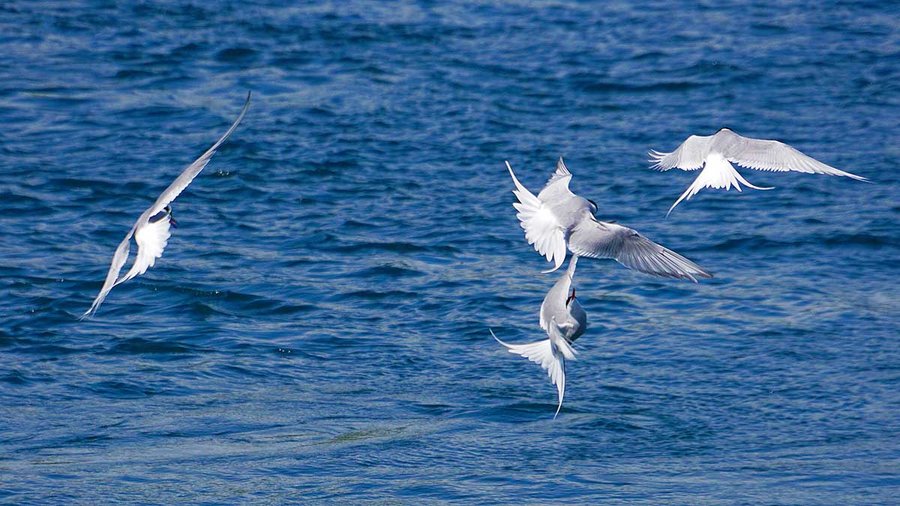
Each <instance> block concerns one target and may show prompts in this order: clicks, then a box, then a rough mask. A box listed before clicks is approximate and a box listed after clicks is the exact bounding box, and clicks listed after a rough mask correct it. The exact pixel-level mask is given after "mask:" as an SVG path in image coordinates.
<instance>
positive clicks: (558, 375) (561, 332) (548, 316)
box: [488, 256, 587, 418]
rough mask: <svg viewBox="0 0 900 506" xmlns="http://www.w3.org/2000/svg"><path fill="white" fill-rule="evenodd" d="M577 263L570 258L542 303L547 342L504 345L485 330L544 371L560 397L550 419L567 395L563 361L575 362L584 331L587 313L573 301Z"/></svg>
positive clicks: (543, 324) (507, 347) (575, 259)
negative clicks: (573, 283) (576, 346)
mask: <svg viewBox="0 0 900 506" xmlns="http://www.w3.org/2000/svg"><path fill="white" fill-rule="evenodd" d="M577 261H578V257H577V256H572V258H571V259H569V268H568V269H566V272H565V273H563V275H562V276H560V278H559V280H557V281H556V284H554V285H553V288H551V289H550V291H549V292H547V295H546V296H545V297H544V302H543V303H541V318H540V323H541V328H542V329H544V332H546V333H547V337H548V338H547V339H545V340H543V341H537V342H534V343H529V344H507V343H505V342H503V341H501V340H500V339H498V338H497V336H496V335H495V334H494V331H493V330H491V329H488V330H490V332H491V335H492V336H494V339H496V340H497V342H498V343H500V344H502V345H503V346H505V347H506V349H507V350H509V352H510V353H513V354H516V355H521V356H523V357H525V358H527V359H528V360H530V361H532V362H534V363H536V364H538V365H540V366H541V368H542V369H544V370H545V371H547V375H548V376H549V377H550V381H551V382H552V383H553V384H554V385H556V392H557V394H558V396H559V405H558V406H557V407H556V414H555V415H553V418H556V416H557V415H559V410H560V409H561V408H562V402H563V397H564V396H565V394H566V359H569V360H575V355H576V354H577V352H576V351H575V348H572V343H573V342H574V341H575V340H576V339H578V338H579V337H581V335H582V334H584V331H585V330H586V329H587V314H586V313H585V312H584V308H582V307H581V304H580V303H579V302H578V299H576V298H575V289H574V288H572V282H573V280H574V278H575V264H576V262H577Z"/></svg>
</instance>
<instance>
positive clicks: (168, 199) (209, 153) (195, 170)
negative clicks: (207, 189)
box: [141, 92, 250, 218]
mask: <svg viewBox="0 0 900 506" xmlns="http://www.w3.org/2000/svg"><path fill="white" fill-rule="evenodd" d="M249 108H250V92H247V100H246V101H245V102H244V107H243V108H241V113H240V114H239V115H238V117H237V119H236V120H234V123H232V124H231V127H229V128H228V130H227V131H226V132H225V133H224V134H223V135H222V137H220V138H219V140H217V141H216V142H215V144H213V145H212V146H211V147H210V148H209V149H207V150H206V152H205V153H203V154H202V155H200V158H197V159H196V160H194V162H193V163H191V164H190V165H188V166H187V167H186V168H185V169H184V170H183V171H182V172H181V175H179V176H178V177H177V178H176V179H175V181H173V182H172V184H170V185H169V187H168V188H166V189H165V190H164V191H163V192H162V194H160V196H159V198H157V199H156V202H154V203H153V205H152V206H150V208H149V209H147V210H146V211H144V214H143V215H141V216H142V217H144V218H149V217H150V216H154V215H156V213H158V212H160V211H162V210H163V209H165V207H166V206H167V205H169V204H171V203H172V201H173V200H175V198H177V197H178V195H180V194H181V192H183V191H184V189H185V188H187V186H188V185H189V184H191V181H193V180H194V178H195V177H197V174H200V171H202V170H203V169H204V167H206V165H207V164H208V163H209V160H210V159H211V158H212V157H213V155H214V154H216V150H217V149H219V146H221V145H222V143H223V142H225V140H226V139H228V137H229V136H231V134H232V132H234V131H235V129H236V128H237V126H238V124H239V123H240V122H241V120H242V119H244V115H245V114H247V109H249Z"/></svg>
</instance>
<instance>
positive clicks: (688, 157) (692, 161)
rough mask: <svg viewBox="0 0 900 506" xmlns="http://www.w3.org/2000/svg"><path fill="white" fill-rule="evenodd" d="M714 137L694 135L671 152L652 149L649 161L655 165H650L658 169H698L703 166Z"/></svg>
mask: <svg viewBox="0 0 900 506" xmlns="http://www.w3.org/2000/svg"><path fill="white" fill-rule="evenodd" d="M713 137H714V136H713V135H692V136H690V137H688V138H687V140H686V141H684V142H682V143H681V146H678V149H676V150H675V151H672V152H671V153H663V152H661V151H656V150H653V149H651V150H650V153H648V154H649V155H650V159H649V160H648V161H649V162H651V163H652V164H653V165H651V166H650V167H651V168H653V169H658V170H669V169H681V170H697V169H699V168H700V167H703V161H704V159H705V158H706V155H707V154H708V153H709V146H710V144H711V143H712V140H713Z"/></svg>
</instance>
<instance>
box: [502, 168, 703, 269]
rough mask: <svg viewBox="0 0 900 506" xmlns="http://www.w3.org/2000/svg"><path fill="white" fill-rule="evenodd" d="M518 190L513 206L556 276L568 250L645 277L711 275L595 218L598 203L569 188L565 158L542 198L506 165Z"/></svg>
mask: <svg viewBox="0 0 900 506" xmlns="http://www.w3.org/2000/svg"><path fill="white" fill-rule="evenodd" d="M506 168H507V169H509V175H510V176H512V180H513V183H514V184H515V186H516V189H515V190H513V194H515V196H516V198H517V199H518V202H516V203H514V204H513V207H515V208H516V210H517V211H518V213H517V214H516V217H517V218H518V219H519V222H520V225H521V226H522V228H523V229H524V230H525V239H526V240H527V241H528V244H531V245H533V246H534V249H535V250H536V251H537V252H538V253H540V254H541V255H543V256H544V257H546V258H547V261H550V262H553V263H554V264H555V266H554V267H553V269H550V270H549V271H546V272H553V271H555V270H556V269H559V267H560V266H561V265H562V264H563V262H564V261H565V258H566V250H567V249H568V250H569V251H571V252H572V253H573V254H575V255H578V256H582V257H589V258H611V259H614V260H616V261H617V262H619V263H620V264H622V265H624V266H625V267H628V268H629V269H634V270H636V271H640V272H643V273H646V274H651V275H654V276H660V277H669V278H680V279H689V280H691V281H693V282H695V283H696V282H697V278H711V277H712V276H711V275H710V274H709V273H707V272H706V271H704V270H703V269H701V268H700V266H699V265H697V264H695V263H694V262H691V261H690V260H688V259H687V258H685V257H683V256H681V255H679V254H678V253H675V252H674V251H672V250H670V249H668V248H664V247H663V246H660V245H659V244H656V243H655V242H653V241H651V240H650V239H647V238H646V237H644V236H643V235H641V234H639V233H638V232H637V231H635V230H633V229H630V228H628V227H623V226H622V225H618V224H616V223H611V222H604V221H599V220H597V218H595V217H594V213H596V212H597V205H596V204H595V203H593V202H591V201H590V200H587V199H585V198H583V197H579V196H578V195H575V194H574V193H572V192H571V191H570V190H569V181H571V180H572V173H571V172H569V169H568V168H567V167H566V164H565V162H563V159H562V158H560V159H559V161H558V162H557V164H556V171H555V172H554V173H553V175H552V176H551V177H550V180H549V181H547V184H546V185H545V186H544V189H542V190H541V192H540V193H538V195H537V196H535V195H534V194H532V193H531V192H530V191H528V189H526V188H525V187H524V186H522V183H520V182H519V180H518V178H516V175H515V173H514V172H513V170H512V167H510V165H509V162H506Z"/></svg>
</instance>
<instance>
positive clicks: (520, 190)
mask: <svg viewBox="0 0 900 506" xmlns="http://www.w3.org/2000/svg"><path fill="white" fill-rule="evenodd" d="M506 168H507V169H509V175H510V176H512V180H513V183H514V184H515V185H516V189H515V190H513V194H514V195H515V196H516V198H517V199H518V200H519V202H517V203H515V204H513V207H515V208H516V211H518V213H517V214H516V218H518V219H519V224H520V225H521V226H522V229H523V230H525V239H526V240H527V241H528V244H531V245H533V246H534V249H535V250H537V252H538V253H540V254H541V255H544V257H546V258H547V260H548V261H550V262H553V263H554V264H555V267H554V268H553V269H552V270H551V271H555V270H556V269H559V267H560V266H561V265H562V264H563V261H564V260H565V259H566V240H565V236H564V234H563V228H562V226H561V225H560V223H559V221H558V220H557V219H556V216H554V215H553V212H552V211H551V210H550V208H549V207H548V206H547V205H546V204H544V203H543V202H541V200H540V199H539V198H537V197H535V196H534V194H532V193H531V192H530V191H528V189H527V188H525V187H524V186H522V183H520V182H519V180H518V179H517V178H516V174H515V173H514V172H513V170H512V167H510V165H509V162H506Z"/></svg>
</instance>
